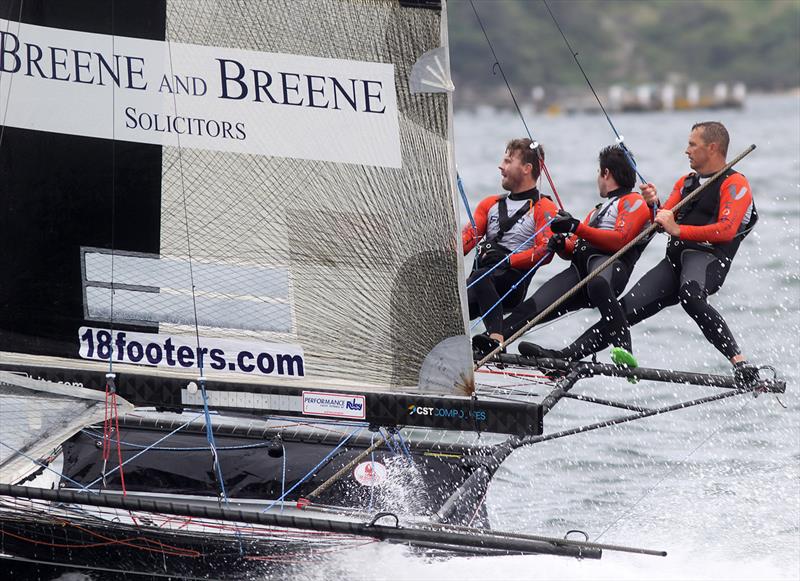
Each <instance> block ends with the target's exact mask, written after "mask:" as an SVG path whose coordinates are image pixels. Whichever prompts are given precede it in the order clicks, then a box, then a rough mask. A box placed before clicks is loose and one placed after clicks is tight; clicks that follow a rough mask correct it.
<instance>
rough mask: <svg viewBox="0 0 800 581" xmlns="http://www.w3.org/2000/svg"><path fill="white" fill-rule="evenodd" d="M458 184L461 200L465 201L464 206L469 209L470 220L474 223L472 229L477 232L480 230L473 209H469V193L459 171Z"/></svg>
mask: <svg viewBox="0 0 800 581" xmlns="http://www.w3.org/2000/svg"><path fill="white" fill-rule="evenodd" d="M456 184H458V191H459V192H460V193H461V200H462V201H463V202H464V208H465V209H466V210H467V216H469V221H470V223H471V224H472V231H473V233H475V232H477V231H478V227H477V226H476V225H475V218H473V217H472V210H470V209H469V201H468V200H467V194H466V193H465V192H464V184H463V183H461V176H460V175H458V172H456Z"/></svg>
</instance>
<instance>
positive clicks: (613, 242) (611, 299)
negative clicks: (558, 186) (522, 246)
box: [503, 145, 650, 355]
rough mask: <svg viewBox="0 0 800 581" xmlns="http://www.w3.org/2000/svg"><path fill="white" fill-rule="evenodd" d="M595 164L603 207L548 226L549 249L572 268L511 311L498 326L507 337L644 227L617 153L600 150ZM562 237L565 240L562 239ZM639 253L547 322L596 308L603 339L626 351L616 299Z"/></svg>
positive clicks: (631, 177)
mask: <svg viewBox="0 0 800 581" xmlns="http://www.w3.org/2000/svg"><path fill="white" fill-rule="evenodd" d="M598 161H599V164H600V170H599V174H598V176H597V187H598V190H599V193H600V197H602V198H605V201H604V202H603V203H601V204H598V205H597V207H596V208H595V209H594V210H592V211H591V212H590V213H589V215H588V216H587V217H586V219H585V220H584V221H583V222H580V221H578V220H577V219H575V218H573V217H572V216H570V215H569V214H566V213H564V212H561V213H560V214H559V216H558V217H557V218H556V219H555V220H554V221H553V223H552V224H551V225H550V227H551V229H552V230H553V232H556V233H558V234H556V236H554V237H553V238H552V239H551V240H550V243H549V246H550V249H551V250H554V251H557V252H558V254H559V255H560V256H561V257H562V258H564V259H566V260H569V261H570V262H571V264H570V266H569V268H567V269H566V270H564V271H563V272H560V273H559V274H557V275H556V276H554V277H553V278H551V279H550V280H548V281H547V282H546V283H544V284H543V285H542V286H541V287H540V288H539V289H538V290H537V291H536V292H535V293H534V294H533V296H531V297H530V298H529V299H527V300H526V301H525V302H523V303H522V304H520V305H519V306H518V307H516V308H515V309H514V310H513V311H511V313H510V314H509V316H508V317H507V318H506V320H505V321H504V325H503V329H504V334H505V335H506V336H507V337H508V336H510V335H512V334H514V333H516V332H517V331H518V330H519V329H521V328H522V327H524V326H525V324H526V323H527V322H528V321H530V320H532V319H534V318H535V317H537V316H538V315H539V313H541V312H542V311H544V310H545V309H546V308H547V307H549V306H550V305H552V304H553V303H554V302H555V301H556V300H558V299H559V298H560V297H561V296H562V295H564V293H566V292H567V291H569V290H570V289H571V288H572V287H574V286H575V285H576V284H578V282H580V281H581V279H583V278H585V277H586V275H587V274H589V273H590V272H592V271H593V270H594V269H595V268H597V267H598V266H600V264H602V263H603V262H605V261H606V260H607V259H608V257H609V256H610V255H612V254H614V253H615V252H616V251H617V250H619V249H620V248H622V247H623V246H625V245H626V244H627V243H628V242H630V241H631V240H633V239H634V238H635V237H636V236H637V235H638V234H639V232H641V231H642V229H643V228H644V227H645V226H646V225H647V222H648V220H649V215H650V213H649V211H648V209H647V204H646V203H645V200H644V198H642V196H641V194H639V193H637V192H633V191H632V189H633V187H634V185H636V173H635V171H634V169H633V166H632V165H631V163H630V161H629V160H628V158H627V156H626V155H625V152H624V151H623V150H622V148H621V147H620V146H618V145H611V146H609V147H606V148H604V149H603V150H602V151H600V155H599V157H598ZM565 234H569V237H567V238H565V236H564V235H565ZM642 248H643V245H639V246H636V247H634V248H632V249H631V250H629V251H628V252H626V253H625V254H623V255H622V257H620V259H619V260H616V261H615V262H614V263H612V264H611V265H610V266H608V267H607V268H606V269H605V270H604V271H603V272H602V273H601V274H600V275H599V276H596V277H595V278H594V279H592V281H591V282H589V284H587V285H586V286H585V287H584V288H583V290H582V291H581V292H579V293H577V294H575V295H574V296H573V297H571V298H570V299H569V300H567V301H566V302H564V303H563V304H562V305H561V306H560V307H559V308H558V309H556V310H555V311H554V312H553V313H551V314H550V315H548V317H547V318H546V320H552V319H554V318H556V317H559V316H561V315H563V314H564V313H567V312H570V311H576V310H578V309H583V308H588V307H595V308H597V309H598V310H599V311H600V314H601V315H602V320H603V321H604V322H606V323H607V324H608V326H609V330H608V333H609V336H610V337H611V338H612V340H613V342H614V344H615V345H616V346H617V347H621V348H623V349H625V350H626V351H630V350H631V336H630V331H629V330H628V323H627V321H626V319H625V313H624V312H623V310H622V308H621V307H620V305H619V302H618V301H617V297H618V296H619V295H620V294H621V293H622V291H623V290H625V285H626V284H627V283H628V278H630V275H631V272H632V271H633V266H634V264H635V263H636V260H637V259H638V258H639V255H640V254H641V251H642ZM531 346H532V344H530V343H526V342H522V343H520V347H519V350H520V353H522V354H523V355H526V354H529V353H528V350H529V348H530V347H531ZM534 347H535V346H534Z"/></svg>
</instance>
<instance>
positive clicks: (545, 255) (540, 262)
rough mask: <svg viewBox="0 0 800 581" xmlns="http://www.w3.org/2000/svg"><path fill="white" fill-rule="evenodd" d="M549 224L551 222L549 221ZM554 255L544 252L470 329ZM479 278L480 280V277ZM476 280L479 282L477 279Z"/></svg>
mask: <svg viewBox="0 0 800 581" xmlns="http://www.w3.org/2000/svg"><path fill="white" fill-rule="evenodd" d="M548 224H549V222H548ZM552 255H553V253H552V252H550V251H547V252H546V253H545V254H544V256H542V257H541V258H540V259H539V262H537V263H536V264H534V265H533V267H531V268H530V270H528V272H526V273H525V274H524V275H522V276H521V277H520V279H519V280H518V281H517V282H515V283H514V284H513V285H512V286H511V288H510V289H508V290H507V291H506V293H505V294H504V295H503V296H502V297H500V298H499V299H497V302H495V303H494V304H493V305H492V306H491V307H489V308H488V309H486V311H485V312H484V313H483V315H481V316H480V318H478V320H477V321H475V322H474V323H472V325H470V327H469V330H470V331H472V330H473V329H474V328H475V327H477V326H478V325H479V324H480V323H481V322H483V320H484V319H485V318H486V315H488V314H489V313H491V312H492V311H493V310H494V309H496V308H497V306H498V305H500V304H501V303H502V302H503V301H504V300H505V299H506V297H507V296H508V295H510V294H511V293H513V292H514V291H515V290H516V289H517V287H518V286H519V285H520V284H522V283H523V282H525V279H527V278H528V277H529V276H532V275H533V274H534V273H535V272H536V271H537V270H539V267H540V266H542V264H544V261H545V260H547V259H549V258H551V257H552ZM498 264H502V263H498ZM495 268H496V265H495ZM483 276H486V275H485V274H484V275H483ZM483 276H481V278H483ZM478 280H480V279H478ZM475 282H477V281H475Z"/></svg>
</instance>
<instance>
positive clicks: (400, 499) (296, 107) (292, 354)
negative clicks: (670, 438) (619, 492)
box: [0, 0, 784, 578]
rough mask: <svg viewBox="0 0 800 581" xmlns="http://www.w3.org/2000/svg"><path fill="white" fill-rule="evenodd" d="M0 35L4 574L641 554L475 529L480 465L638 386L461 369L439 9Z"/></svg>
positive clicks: (103, 15) (461, 305)
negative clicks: (400, 552)
mask: <svg viewBox="0 0 800 581" xmlns="http://www.w3.org/2000/svg"><path fill="white" fill-rule="evenodd" d="M0 35H1V37H2V40H1V41H0V114H1V115H2V132H1V133H0V191H2V195H3V198H4V204H3V208H2V211H0V215H1V216H2V220H0V236H2V247H3V252H2V255H1V256H0V272H3V273H4V281H3V283H2V284H1V285H0V557H2V558H5V559H11V560H17V561H32V562H37V563H51V564H57V565H64V566H70V567H88V568H100V569H102V568H106V569H109V570H114V571H134V572H140V573H143V574H149V575H165V576H169V575H172V576H176V575H177V576H182V577H184V578H189V577H192V576H204V575H212V576H216V577H236V576H239V575H243V574H245V573H246V572H247V571H249V570H251V568H252V567H257V566H263V565H264V563H272V562H274V561H278V560H280V558H281V556H285V555H287V554H291V553H293V552H294V551H296V550H298V549H301V550H307V549H308V548H309V547H311V548H320V547H323V548H331V547H352V546H358V545H359V543H363V542H372V541H373V540H376V539H377V540H387V541H391V542H400V543H406V544H410V545H413V546H415V547H418V548H419V549H420V550H435V551H439V552H445V553H454V552H467V553H479V554H508V553H536V554H542V553H546V554H556V555H565V556H572V557H582V558H599V557H600V555H601V554H602V552H603V550H629V551H635V552H642V553H645V554H663V552H660V551H651V550H647V549H633V548H630V547H619V546H614V545H600V544H597V543H591V542H589V541H588V538H587V540H585V541H581V540H575V539H554V538H549V537H543V536H536V535H525V534H519V533H504V532H502V531H496V530H493V529H491V527H490V523H489V521H488V518H487V514H486V509H485V506H484V499H485V496H486V493H487V490H488V486H489V482H490V481H491V478H492V476H493V474H494V473H495V471H496V470H497V468H498V467H499V466H500V464H501V463H502V461H503V460H504V459H505V458H506V457H507V456H508V455H509V454H510V453H511V452H512V451H513V450H515V449H517V448H519V447H520V446H524V445H531V444H535V443H537V442H539V441H544V440H546V439H549V438H552V437H559V435H558V434H548V435H544V432H543V429H544V426H543V423H544V421H543V420H544V416H545V415H546V414H547V413H548V412H550V410H551V409H552V408H553V407H554V406H555V404H556V403H557V402H558V401H559V400H560V399H562V398H563V397H567V396H568V394H569V392H570V390H571V389H572V387H573V386H574V385H575V383H576V382H577V381H578V380H579V379H581V378H584V377H587V376H591V375H598V374H600V375H602V374H606V375H610V376H622V377H625V374H626V373H629V374H630V373H631V372H630V371H626V370H620V369H617V368H615V367H611V366H603V365H602V364H588V363H577V364H568V363H565V362H558V361H536V360H531V359H527V358H522V357H519V356H512V355H498V356H497V357H496V358H495V359H494V362H495V363H496V364H499V365H507V366H508V365H513V366H517V367H526V368H527V367H531V366H533V367H537V368H544V369H550V370H551V371H555V373H551V374H550V375H549V376H548V378H547V380H546V381H545V382H544V383H545V385H546V386H547V387H548V388H549V389H548V391H547V392H546V393H541V391H540V390H538V389H537V390H535V391H534V390H520V389H517V388H509V387H508V385H506V384H503V382H502V381H501V382H499V383H497V384H490V385H487V384H480V382H478V381H476V375H475V369H474V361H473V357H472V351H471V348H470V343H469V339H468V332H467V329H468V322H467V320H466V291H465V282H464V280H465V276H464V267H463V263H462V259H461V256H460V238H459V236H458V225H459V224H458V197H457V194H456V174H455V164H454V156H453V139H452V100H451V94H452V91H453V84H452V82H451V80H450V75H449V61H448V52H447V19H446V6H445V5H444V3H442V2H440V1H438V0H374V1H367V2H364V1H355V0H315V1H313V2H312V1H297V0H293V1H291V2H283V1H280V2H279V1H273V2H253V3H241V2H229V1H227V0H151V1H148V2H141V1H132V0H130V1H124V0H114V1H112V2H106V1H86V0H80V1H79V0H65V1H63V2H58V3H52V2H46V1H44V0H39V1H31V0H26V1H24V2H23V1H22V0H3V2H2V3H0ZM636 374H637V377H639V378H643V379H652V380H657V381H678V382H684V381H688V382H695V383H699V384H701V385H712V386H717V387H719V388H720V389H722V390H723V393H722V394H721V396H722V397H728V396H731V395H741V394H742V393H743V392H744V391H747V390H742V389H740V388H738V387H737V386H736V385H734V384H733V383H732V381H731V380H730V379H729V378H724V377H718V376H710V375H691V374H677V375H676V374H674V373H672V372H664V371H659V370H645V369H637V370H636ZM490 383H492V382H490ZM783 387H784V386H783V384H782V382H780V381H777V380H776V381H772V382H765V383H764V384H763V385H762V386H760V388H761V389H764V390H774V391H780V390H781V389H782V388H783ZM712 399H718V397H716V398H712ZM709 401H710V400H709ZM596 403H605V404H608V405H616V404H615V403H614V402H602V401H597V402H596ZM695 403H703V402H695ZM695 403H693V402H689V403H688V404H687V403H681V404H676V405H677V407H675V408H674V409H679V408H680V407H685V406H686V405H695ZM616 407H619V405H616ZM629 409H630V408H629ZM664 411H670V410H669V409H666V408H664V409H659V410H645V411H643V410H634V414H633V415H634V416H636V417H633V416H628V417H626V418H625V419H620V420H619V421H629V420H630V419H638V418H639V417H647V416H649V415H653V414H655V413H663V412H664ZM608 425H611V424H608ZM595 427H602V426H599V425H598V426H593V427H592V426H590V427H586V429H594V428H595ZM561 435H566V434H561Z"/></svg>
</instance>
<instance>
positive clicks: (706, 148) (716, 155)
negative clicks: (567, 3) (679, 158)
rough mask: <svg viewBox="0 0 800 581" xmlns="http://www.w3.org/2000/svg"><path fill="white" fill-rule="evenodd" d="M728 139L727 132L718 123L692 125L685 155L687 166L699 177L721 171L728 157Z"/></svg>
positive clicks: (704, 122)
mask: <svg viewBox="0 0 800 581" xmlns="http://www.w3.org/2000/svg"><path fill="white" fill-rule="evenodd" d="M728 143H730V137H729V136H728V130H727V129H725V126H724V125H723V124H722V123H720V122H719V121H703V122H701V123H695V124H694V125H692V131H691V132H690V133H689V145H688V146H687V147H686V155H688V156H689V165H690V166H691V168H692V169H693V170H694V171H696V172H697V173H699V174H701V175H709V174H712V173H715V172H717V171H719V170H720V169H722V167H723V166H724V165H725V157H726V156H727V155H728Z"/></svg>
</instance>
